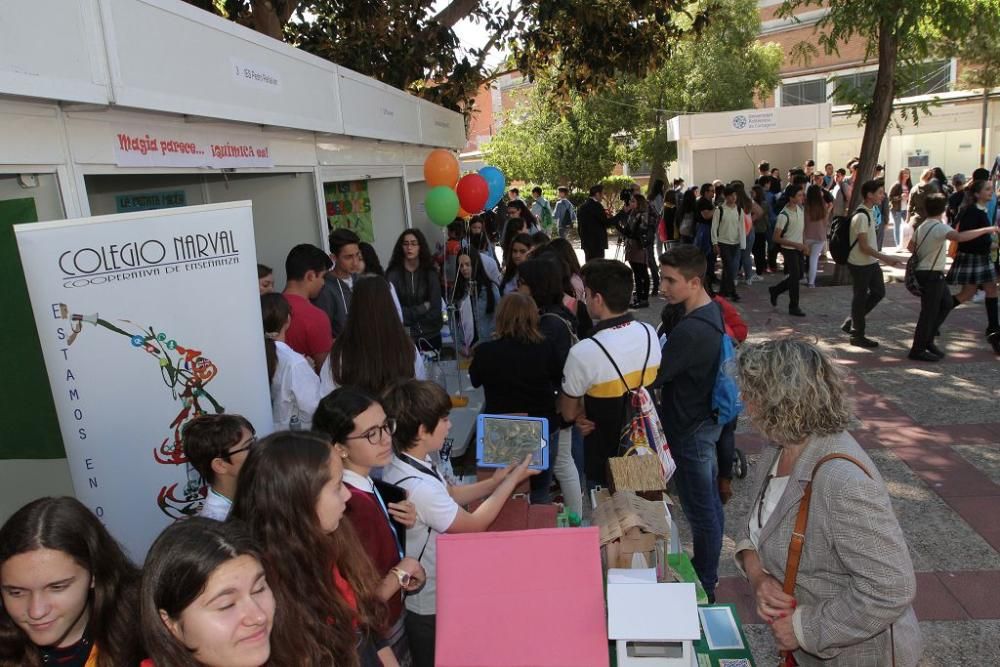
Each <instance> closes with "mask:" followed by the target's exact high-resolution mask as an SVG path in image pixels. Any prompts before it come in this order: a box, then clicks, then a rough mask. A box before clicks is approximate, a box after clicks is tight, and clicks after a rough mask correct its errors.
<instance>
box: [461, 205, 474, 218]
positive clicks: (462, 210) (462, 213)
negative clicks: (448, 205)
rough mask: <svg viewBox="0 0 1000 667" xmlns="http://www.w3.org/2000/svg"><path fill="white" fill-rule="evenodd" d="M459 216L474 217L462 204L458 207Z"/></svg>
mask: <svg viewBox="0 0 1000 667" xmlns="http://www.w3.org/2000/svg"><path fill="white" fill-rule="evenodd" d="M458 217H460V218H471V217H472V214H471V213H469V212H468V211H466V210H465V209H464V208H462V207H461V206H459V207H458Z"/></svg>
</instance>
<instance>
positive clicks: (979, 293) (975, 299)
mask: <svg viewBox="0 0 1000 667" xmlns="http://www.w3.org/2000/svg"><path fill="white" fill-rule="evenodd" d="M985 298H986V292H984V291H983V290H977V291H976V296H974V297H972V303H982V302H983V300H984V299H985Z"/></svg>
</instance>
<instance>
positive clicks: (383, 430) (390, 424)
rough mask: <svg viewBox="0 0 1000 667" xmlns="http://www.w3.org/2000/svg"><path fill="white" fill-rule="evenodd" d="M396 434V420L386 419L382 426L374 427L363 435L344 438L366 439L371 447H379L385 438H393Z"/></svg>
mask: <svg viewBox="0 0 1000 667" xmlns="http://www.w3.org/2000/svg"><path fill="white" fill-rule="evenodd" d="M395 432H396V420H395V419H392V418H391V417H390V418H389V419H386V420H385V421H384V422H382V425H381V426H372V427H371V428H370V429H368V430H367V431H365V432H364V433H362V434H361V435H349V436H347V437H345V438H344V440H361V439H365V440H367V441H368V443H369V444H371V445H377V444H379V443H380V442H382V438H383V437H385V436H387V435H388V436H390V437H391V436H392V434H393V433H395Z"/></svg>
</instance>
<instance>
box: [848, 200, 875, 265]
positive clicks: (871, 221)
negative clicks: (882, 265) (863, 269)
mask: <svg viewBox="0 0 1000 667" xmlns="http://www.w3.org/2000/svg"><path fill="white" fill-rule="evenodd" d="M859 208H863V209H865V211H868V215H865V214H864V213H863V212H862V211H860V210H857V211H856V212H855V214H854V217H852V218H851V236H850V238H851V244H852V245H853V246H854V247H853V248H851V254H850V255H848V257H847V263H848V264H853V265H854V266H868V265H869V264H878V257H872V256H871V255H869V254H867V253H865V252H862V250H861V244H860V243H856V241H857V240H858V235H859V234H865V235H866V236H867V238H868V245H869V247H874V246H875V214H874V213H873V212H872V210H871V209H870V208H868V207H867V206H861V207H859Z"/></svg>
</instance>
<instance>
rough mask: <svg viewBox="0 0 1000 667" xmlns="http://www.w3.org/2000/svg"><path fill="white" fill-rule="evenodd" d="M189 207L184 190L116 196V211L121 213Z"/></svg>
mask: <svg viewBox="0 0 1000 667" xmlns="http://www.w3.org/2000/svg"><path fill="white" fill-rule="evenodd" d="M178 206H187V193H186V192H184V191H183V190H172V191H170V192H136V193H133V194H130V195H116V196H115V210H116V211H118V212H119V213H133V212H135V211H154V210H156V209H160V208H177V207H178Z"/></svg>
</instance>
